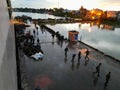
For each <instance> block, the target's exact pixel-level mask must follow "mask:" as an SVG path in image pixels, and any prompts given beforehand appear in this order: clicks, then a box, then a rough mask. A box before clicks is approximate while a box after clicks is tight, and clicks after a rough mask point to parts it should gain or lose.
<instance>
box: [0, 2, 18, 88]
mask: <svg viewBox="0 0 120 90" xmlns="http://www.w3.org/2000/svg"><path fill="white" fill-rule="evenodd" d="M14 43H15V42H14V28H13V25H12V24H10V21H9V15H8V9H7V3H6V0H0V90H17V73H16V60H15V44H14Z"/></svg>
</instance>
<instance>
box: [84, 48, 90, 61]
mask: <svg viewBox="0 0 120 90" xmlns="http://www.w3.org/2000/svg"><path fill="white" fill-rule="evenodd" d="M85 53H86V55H85V59H88V60H89V57H88V55H89V50H88V49H87V50H86V52H85Z"/></svg>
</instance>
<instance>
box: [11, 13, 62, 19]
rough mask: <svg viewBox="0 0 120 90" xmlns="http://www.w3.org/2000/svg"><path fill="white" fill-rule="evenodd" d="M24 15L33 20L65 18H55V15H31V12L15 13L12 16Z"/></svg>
mask: <svg viewBox="0 0 120 90" xmlns="http://www.w3.org/2000/svg"><path fill="white" fill-rule="evenodd" d="M22 15H26V16H29V17H32V19H38V18H41V19H48V18H52V19H60V18H63V17H57V16H53V15H49V14H40V13H30V12H13V13H12V16H13V17H15V16H22Z"/></svg>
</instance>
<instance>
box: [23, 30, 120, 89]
mask: <svg viewBox="0 0 120 90" xmlns="http://www.w3.org/2000/svg"><path fill="white" fill-rule="evenodd" d="M31 32H32V31H31ZM35 38H36V39H37V38H39V39H40V43H41V47H42V50H43V52H44V58H43V60H33V59H31V58H29V57H26V56H25V55H22V56H21V60H23V62H22V64H21V66H22V67H24V68H23V69H24V71H25V72H26V77H27V83H28V86H29V90H35V87H40V88H41V89H42V90H120V63H119V62H117V61H114V60H112V59H111V58H109V57H106V56H104V55H103V54H101V53H99V52H97V51H95V50H93V49H91V48H89V47H88V46H86V45H84V44H82V43H80V42H76V43H75V42H67V41H66V42H62V43H61V42H59V41H57V39H56V38H54V40H53V39H52V37H51V34H49V33H48V32H47V31H41V30H40V29H39V31H38V35H37V34H36V35H35ZM66 46H67V47H68V48H69V51H68V55H67V57H66V56H65V55H64V49H65V47H66ZM86 49H89V51H90V54H89V60H85V58H84V57H85V50H86ZM78 51H81V52H82V55H81V59H80V62H78V56H77V54H78ZM74 53H75V54H76V57H75V60H74V63H72V62H71V60H72V55H73V54H74ZM99 63H102V65H101V67H100V77H97V75H96V74H95V75H93V72H94V71H95V70H96V66H97V65H98V64H99ZM23 69H22V70H23ZM109 71H110V72H111V78H110V80H109V82H108V86H107V87H104V83H105V80H106V78H105V75H106V74H107V73H108V72H109Z"/></svg>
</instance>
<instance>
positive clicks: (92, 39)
mask: <svg viewBox="0 0 120 90" xmlns="http://www.w3.org/2000/svg"><path fill="white" fill-rule="evenodd" d="M47 26H48V27H50V28H52V29H53V30H55V31H59V32H60V34H62V35H64V36H65V37H66V38H68V31H70V30H76V31H78V32H79V37H78V40H80V39H81V40H82V41H83V42H85V43H86V44H88V45H90V46H93V47H95V48H97V49H99V50H101V51H103V52H104V53H106V54H108V55H111V56H113V57H115V58H117V59H119V60H120V48H119V47H120V46H119V45H120V39H119V38H120V28H114V27H113V26H108V25H92V24H90V23H84V24H81V23H73V24H56V25H47Z"/></svg>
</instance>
